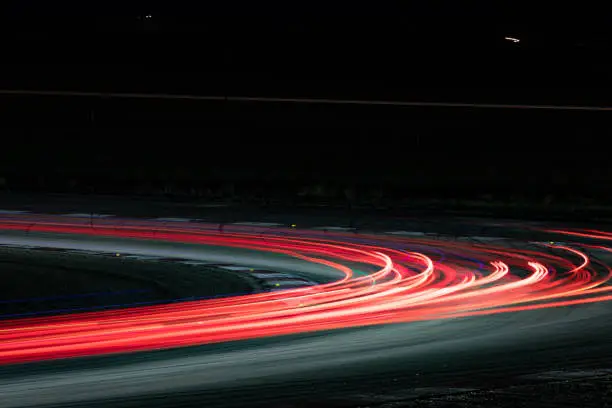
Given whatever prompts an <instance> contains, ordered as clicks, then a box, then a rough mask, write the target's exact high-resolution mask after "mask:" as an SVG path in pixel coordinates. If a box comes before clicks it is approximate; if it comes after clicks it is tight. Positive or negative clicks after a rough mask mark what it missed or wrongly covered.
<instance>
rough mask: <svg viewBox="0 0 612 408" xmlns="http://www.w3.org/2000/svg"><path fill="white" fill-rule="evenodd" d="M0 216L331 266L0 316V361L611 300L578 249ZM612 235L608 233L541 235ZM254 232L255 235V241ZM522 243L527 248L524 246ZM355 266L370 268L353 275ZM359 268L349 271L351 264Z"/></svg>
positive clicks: (49, 228) (8, 221) (15, 224)
mask: <svg viewBox="0 0 612 408" xmlns="http://www.w3.org/2000/svg"><path fill="white" fill-rule="evenodd" d="M176 224H177V225H174V226H173V225H171V224H165V225H163V226H160V225H159V224H155V223H154V222H150V221H133V222H132V221H130V222H129V223H128V222H127V221H123V222H122V223H121V224H120V225H119V224H116V222H115V223H114V222H113V221H112V220H108V219H104V220H100V221H97V224H96V225H95V227H94V228H92V226H91V225H89V224H88V221H87V220H80V219H70V220H66V219H59V217H53V216H42V215H21V214H15V215H7V216H4V217H3V218H2V221H1V222H0V229H1V230H3V231H26V232H30V233H34V232H39V233H53V234H79V235H89V236H103V237H111V238H130V239H138V240H158V241H160V240H161V241H171V242H180V243H190V244H198V245H208V246H215V247H225V248H228V249H232V248H241V249H249V250H256V251H261V252H263V253H274V254H281V255H284V256H288V257H292V258H298V259H301V260H305V261H307V262H311V263H315V264H320V265H322V266H325V267H330V268H333V269H335V270H337V271H338V277H339V278H338V279H337V280H336V281H334V282H330V283H322V284H319V285H315V286H309V287H303V288H297V289H287V290H281V291H274V292H260V293H255V294H249V295H242V296H236V297H227V298H215V299H206V300H196V301H186V302H182V303H172V304H164V305H155V306H142V307H133V308H126V309H121V310H112V311H100V312H87V313H76V314H70V315H57V316H52V317H34V318H22V319H13V320H5V321H1V322H0V363H3V364H11V363H23V362H30V361H39V360H49V359H59V358H70V357H79V356H91V355H100V354H108V353H124V352H135V351H144V350H154V349H162V348H174V347H184V346H195V345H201V344H206V343H215V342H226V341H236V340H242V339H249V338H256V337H264V336H277V335H289V334H295V333H301V332H308V331H320V330H330V329H341V328H348V327H358V326H368V325H380V324H391V323H406V322H411V321H424V320H435V319H449V318H458V317H467V316H477V315H485V314H494V313H504V312H517V311H524V310H532V309H541V308H550V307H561V306H569V305H577V304H582V303H593V302H599V301H607V300H612V287H610V286H608V284H609V281H610V278H611V277H612V269H611V268H610V267H609V266H607V265H606V264H605V263H603V262H602V261H599V260H597V259H594V258H593V259H592V258H591V257H590V256H589V254H588V248H592V249H599V250H604V251H609V252H612V249H609V248H608V247H606V246H601V245H594V244H593V245H586V244H581V245H580V248H581V250H579V249H576V248H574V247H570V246H568V245H569V244H565V245H557V244H554V243H547V244H544V243H538V244H536V248H538V249H536V250H534V249H527V246H524V249H521V248H516V247H509V246H507V245H504V243H496V244H490V243H487V244H484V243H478V244H474V243H468V242H458V241H456V240H442V239H425V238H422V237H421V238H419V237H406V236H390V235H373V234H371V235H369V234H359V235H358V236H356V235H355V234H350V233H329V232H328V233H322V232H320V231H318V232H317V231H306V230H298V229H294V228H291V229H265V230H264V229H262V230H261V231H256V229H255V230H254V228H253V227H249V229H247V228H244V227H238V226H236V227H232V228H231V229H228V230H226V231H224V232H220V231H219V230H218V228H217V225H209V224H202V223H197V224H186V223H181V225H178V223H176ZM544 232H548V233H554V234H564V235H566V236H568V237H571V236H576V237H579V238H590V239H593V240H601V241H606V240H611V239H612V234H611V233H605V232H599V231H592V230H580V231H563V230H545V231H544ZM263 234H265V239H262V237H263ZM529 248H532V246H529ZM356 265H366V266H368V268H367V269H368V270H372V269H373V270H375V272H373V273H370V274H369V275H363V274H359V273H354V271H353V268H355V266H356ZM362 269H363V268H360V270H362Z"/></svg>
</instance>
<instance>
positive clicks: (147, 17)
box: [145, 14, 153, 19]
mask: <svg viewBox="0 0 612 408" xmlns="http://www.w3.org/2000/svg"><path fill="white" fill-rule="evenodd" d="M145 18H146V19H151V18H153V16H152V15H151V14H147V15H146V16H145Z"/></svg>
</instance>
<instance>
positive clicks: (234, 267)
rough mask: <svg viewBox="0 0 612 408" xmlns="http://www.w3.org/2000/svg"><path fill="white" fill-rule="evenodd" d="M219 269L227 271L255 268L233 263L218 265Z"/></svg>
mask: <svg viewBox="0 0 612 408" xmlns="http://www.w3.org/2000/svg"><path fill="white" fill-rule="evenodd" d="M220 268H221V269H227V270H228V271H252V270H254V269H255V268H250V267H248V266H233V265H226V266H220Z"/></svg>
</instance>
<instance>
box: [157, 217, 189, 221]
mask: <svg viewBox="0 0 612 408" xmlns="http://www.w3.org/2000/svg"><path fill="white" fill-rule="evenodd" d="M153 220H154V221H162V222H194V221H198V220H197V219H194V218H179V217H162V218H154V219H153Z"/></svg>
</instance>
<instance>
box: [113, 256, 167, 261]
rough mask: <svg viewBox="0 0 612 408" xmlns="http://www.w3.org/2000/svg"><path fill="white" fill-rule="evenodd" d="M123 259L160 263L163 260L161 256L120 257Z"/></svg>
mask: <svg viewBox="0 0 612 408" xmlns="http://www.w3.org/2000/svg"><path fill="white" fill-rule="evenodd" d="M120 256H121V258H127V259H136V260H139V261H158V260H160V259H162V257H161V256H153V255H120Z"/></svg>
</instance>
